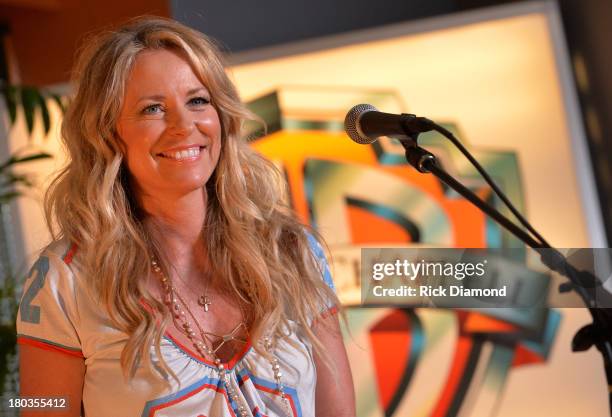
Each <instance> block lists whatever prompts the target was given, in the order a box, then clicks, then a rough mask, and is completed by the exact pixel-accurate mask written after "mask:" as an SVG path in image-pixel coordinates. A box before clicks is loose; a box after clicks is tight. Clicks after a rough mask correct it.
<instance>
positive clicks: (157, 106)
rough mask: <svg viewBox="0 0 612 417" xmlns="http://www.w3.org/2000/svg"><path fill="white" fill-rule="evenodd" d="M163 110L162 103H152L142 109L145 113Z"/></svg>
mask: <svg viewBox="0 0 612 417" xmlns="http://www.w3.org/2000/svg"><path fill="white" fill-rule="evenodd" d="M161 110H162V106H161V104H152V105H150V106H147V107H145V108H144V109H142V113H143V114H156V113H158V111H161Z"/></svg>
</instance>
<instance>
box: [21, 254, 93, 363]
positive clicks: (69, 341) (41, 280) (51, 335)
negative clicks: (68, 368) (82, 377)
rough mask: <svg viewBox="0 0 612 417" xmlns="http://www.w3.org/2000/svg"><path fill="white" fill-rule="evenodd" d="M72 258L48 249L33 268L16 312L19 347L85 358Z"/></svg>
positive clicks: (27, 278)
mask: <svg viewBox="0 0 612 417" xmlns="http://www.w3.org/2000/svg"><path fill="white" fill-rule="evenodd" d="M70 256H71V255H70V252H69V251H67V253H66V254H65V255H62V256H59V255H57V254H56V253H54V252H53V251H51V250H45V252H43V254H42V255H41V256H40V257H39V258H38V260H37V261H36V262H35V263H34V265H33V266H32V268H31V269H30V272H29V273H28V275H27V277H26V281H25V283H24V290H23V295H22V298H21V303H20V305H19V311H18V313H17V323H16V324H17V342H18V343H19V344H26V345H31V346H36V347H38V348H42V349H47V350H53V351H59V352H62V353H65V354H69V355H73V356H78V357H82V356H83V354H82V350H81V343H80V339H79V336H78V332H77V329H78V328H79V326H78V325H79V319H78V311H77V308H76V306H77V305H76V299H75V288H74V285H75V280H74V275H73V273H72V270H71V269H70V267H69V266H68V264H67V262H68V261H69V258H70Z"/></svg>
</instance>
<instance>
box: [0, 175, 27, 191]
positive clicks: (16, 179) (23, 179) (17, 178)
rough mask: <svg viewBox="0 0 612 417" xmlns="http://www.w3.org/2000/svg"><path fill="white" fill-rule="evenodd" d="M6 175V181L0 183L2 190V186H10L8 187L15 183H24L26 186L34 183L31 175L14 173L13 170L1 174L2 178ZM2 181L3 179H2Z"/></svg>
mask: <svg viewBox="0 0 612 417" xmlns="http://www.w3.org/2000/svg"><path fill="white" fill-rule="evenodd" d="M2 177H4V179H5V180H4V181H2V182H1V183H0V190H1V189H2V188H5V187H6V188H8V187H12V186H14V185H15V184H23V185H25V186H26V187H33V186H34V183H32V181H31V180H30V177H29V176H28V175H25V174H24V175H16V174H13V173H12V172H10V171H9V172H8V173H6V174H2V175H0V178H2ZM0 181H1V180H0Z"/></svg>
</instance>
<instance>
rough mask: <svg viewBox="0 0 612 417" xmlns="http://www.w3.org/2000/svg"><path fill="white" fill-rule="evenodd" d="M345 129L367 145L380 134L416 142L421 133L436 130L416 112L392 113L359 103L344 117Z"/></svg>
mask: <svg viewBox="0 0 612 417" xmlns="http://www.w3.org/2000/svg"><path fill="white" fill-rule="evenodd" d="M344 130H345V131H346V133H347V135H349V137H350V138H351V139H352V140H353V141H354V142H357V143H359V144H362V145H367V144H370V143H373V142H375V141H376V140H378V137H379V136H389V137H392V138H396V139H410V140H412V141H414V142H415V143H416V137H417V136H418V135H419V133H422V132H429V131H430V130H434V123H433V122H432V121H431V120H429V119H426V118H425V117H417V116H415V115H414V114H407V113H402V114H392V113H383V112H379V111H378V109H377V108H376V107H374V106H372V105H371V104H358V105H356V106H355V107H353V108H352V109H350V110H349V111H348V113H347V114H346V117H345V118H344Z"/></svg>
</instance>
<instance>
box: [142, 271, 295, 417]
mask: <svg viewBox="0 0 612 417" xmlns="http://www.w3.org/2000/svg"><path fill="white" fill-rule="evenodd" d="M151 267H152V269H153V271H154V272H155V273H157V275H158V276H159V278H160V280H161V284H162V288H163V290H164V293H165V294H164V304H165V305H166V306H167V307H168V309H169V310H170V311H171V313H172V320H173V322H174V325H175V327H176V328H177V329H178V330H179V331H181V332H182V333H183V334H184V335H186V336H187V337H188V338H189V340H190V341H191V343H192V344H193V345H194V347H195V348H196V350H197V352H198V353H199V354H200V356H202V357H206V356H207V355H208V356H210V357H212V358H213V360H214V364H215V366H216V367H217V372H218V373H219V379H221V380H222V381H224V383H225V388H226V390H227V393H228V394H229V396H230V398H231V399H232V400H233V401H234V403H235V404H236V405H237V407H238V412H239V413H240V416H241V417H248V415H249V409H248V406H247V405H246V404H245V402H244V401H243V400H242V398H241V396H240V395H239V394H238V393H237V392H236V390H235V389H234V387H233V386H232V384H231V376H230V372H228V370H227V369H226V368H225V365H224V364H223V362H221V359H220V358H219V357H218V356H217V352H218V351H219V350H220V349H221V347H223V345H225V344H226V343H229V342H231V341H234V340H235V341H238V342H241V343H246V342H247V341H246V340H244V339H241V338H239V337H238V336H237V334H239V332H240V330H245V331H247V332H248V328H247V326H246V324H245V322H244V321H240V323H238V325H236V327H234V329H233V330H232V331H231V332H230V333H228V334H225V335H217V334H215V333H212V332H206V331H204V330H203V329H202V328H201V326H200V324H199V323H198V320H197V319H196V318H195V316H194V315H193V313H192V312H191V310H190V309H189V307H188V305H187V303H186V302H185V300H184V299H183V298H182V297H181V296H180V294H179V293H178V292H177V291H176V288H175V287H174V285H173V284H172V281H171V279H170V278H169V277H167V276H166V275H165V274H164V272H163V271H162V269H161V268H160V266H159V264H158V263H157V262H156V261H155V260H151ZM203 297H205V296H202V297H200V298H201V299H202V298H203ZM205 300H206V299H205V298H204V299H203V302H205ZM199 302H200V300H198V304H199ZM181 304H183V306H184V309H183V307H182V306H181ZM209 304H210V302H209V303H208V305H209ZM200 305H202V304H200ZM208 305H206V304H204V309H205V311H206V312H208ZM185 310H187V313H188V314H189V316H191V319H192V320H193V322H194V323H195V325H196V327H197V329H198V331H199V333H200V337H199V338H198V336H197V334H196V332H195V330H193V328H192V326H191V324H190V323H189V319H188V318H187V314H186V313H185ZM178 321H180V323H178ZM211 336H214V337H216V338H217V339H218V340H220V342H219V344H218V345H217V346H214V343H213V341H212V340H211ZM264 348H265V349H266V351H267V352H268V353H270V355H271V356H272V359H271V360H270V365H271V366H272V372H273V375H274V380H275V382H276V391H277V394H278V395H279V396H280V397H281V400H282V403H283V406H284V407H285V412H286V413H287V415H288V416H292V415H293V413H292V411H291V405H290V403H289V398H288V397H287V395H286V394H285V387H284V385H283V381H282V376H283V374H282V372H281V370H280V365H279V361H278V358H277V357H276V356H274V355H273V351H274V345H273V343H272V340H271V338H270V337H267V336H266V337H264Z"/></svg>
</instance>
